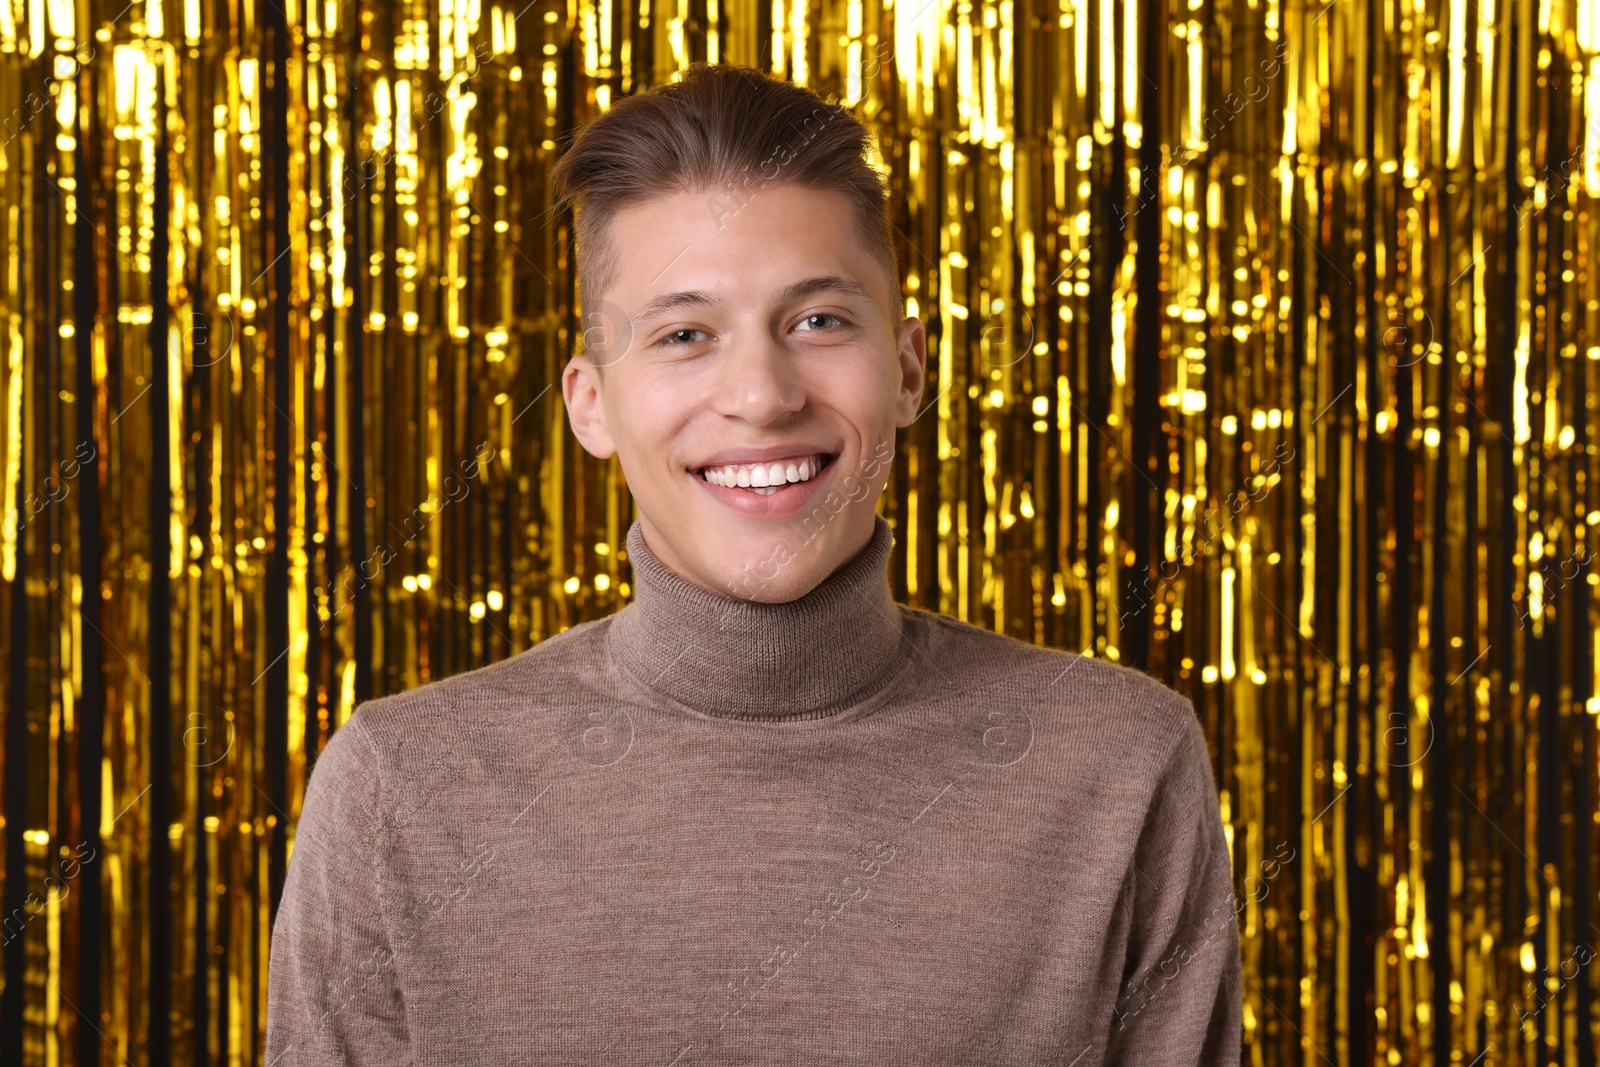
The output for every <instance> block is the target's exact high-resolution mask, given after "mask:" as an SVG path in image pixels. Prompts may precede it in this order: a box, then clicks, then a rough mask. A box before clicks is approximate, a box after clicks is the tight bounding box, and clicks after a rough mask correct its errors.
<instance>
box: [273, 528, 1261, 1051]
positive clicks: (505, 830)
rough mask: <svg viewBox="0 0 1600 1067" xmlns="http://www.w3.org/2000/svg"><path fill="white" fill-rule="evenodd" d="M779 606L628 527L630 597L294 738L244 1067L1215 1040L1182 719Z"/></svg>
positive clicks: (968, 640)
mask: <svg viewBox="0 0 1600 1067" xmlns="http://www.w3.org/2000/svg"><path fill="white" fill-rule="evenodd" d="M891 543H892V534H891V531H890V527H889V525H888V523H887V522H886V521H885V520H884V519H883V518H882V517H881V516H880V517H878V519H877V525H876V529H875V532H874V535H873V538H872V540H871V542H870V543H869V544H868V546H867V548H866V549H865V550H864V551H863V552H862V553H861V554H860V555H859V556H857V557H856V558H855V559H853V560H851V561H850V562H849V563H847V564H845V565H844V566H843V567H842V568H841V569H840V570H838V571H837V572H835V573H834V574H833V575H831V576H829V577H828V578H827V579H826V580H824V581H823V582H822V583H821V584H820V585H819V586H817V588H816V589H814V590H813V591H812V592H811V593H809V594H807V595H806V596H804V597H801V598H800V599H798V600H795V601H792V602H789V603H785V604H763V603H754V602H748V601H743V600H738V599H735V598H732V597H726V596H721V595H719V594H716V593H713V592H710V591H708V590H705V589H703V588H701V587H699V586H697V585H694V584H692V583H690V582H688V581H687V580H685V579H684V578H682V577H681V576H680V575H678V574H676V573H675V572H673V571H671V570H669V569H668V568H666V567H665V566H664V565H663V564H662V563H661V562H660V561H659V560H657V559H656V558H655V557H654V556H653V555H651V553H650V550H649V548H648V547H647V546H646V545H645V543H644V539H643V536H642V534H641V531H640V527H639V525H638V523H635V524H634V526H633V527H632V529H631V530H630V531H629V534H628V542H627V547H628V552H629V556H630V559H631V562H632V565H633V569H634V589H635V596H634V600H633V601H632V602H631V603H630V604H628V605H627V606H626V607H625V608H623V609H622V610H621V611H619V612H617V613H616V614H615V615H612V616H610V617H608V618H605V619H600V620H597V621H594V622H590V623H586V624H584V625H581V626H578V627H575V628H573V629H571V630H568V631H566V632H565V633H562V634H559V635H557V636H555V637H552V638H550V639H548V640H546V641H544V642H542V643H541V644H539V645H538V646H536V647H534V648H532V649H529V650H528V651H526V652H523V653H521V654H519V655H516V656H513V657H511V658H509V659H506V660H503V661H501V662H499V663H496V664H493V665H491V666H488V667H483V668H480V669H477V670H473V671H469V672H466V673H463V674H460V675H456V676H454V677H451V678H446V679H442V680H440V681H436V682H432V683H430V684H427V685H424V686H421V687H419V688H417V689H413V690H411V691H409V692H405V693H400V694H397V695H394V696H389V697H384V698H382V699H379V700H372V701H369V702H367V703H365V704H363V705H361V706H360V707H359V708H358V709H357V710H356V712H355V714H354V715H353V716H352V718H351V719H350V721H349V722H348V723H347V724H346V725H345V726H344V727H342V728H341V729H340V730H338V731H337V733H336V734H335V736H334V737H333V739H332V740H331V741H330V742H329V743H328V745H327V746H326V748H325V750H324V751H323V752H322V754H321V756H320V758H319V759H318V760H317V761H316V764H315V769H314V771H313V772H312V775H311V780H310V783H309V785H308V788H307V790H306V795H305V801H304V804H303V806H302V808H301V811H300V814H299V821H298V826H297V827H296V828H295V833H294V851H293V853H292V858H291V861H290V863H289V868H288V878H287V881H286V884H285V886H284V892H283V897H282V903H281V906H280V908H279V911H278V914H277V918H276V924H275V926H274V928H273V931H272V956H271V963H270V973H269V982H268V1009H267V1041H266V1062H267V1063H268V1064H269V1065H271V1067H291V1065H297V1064H298V1065H322V1064H375V1065H383V1067H399V1065H408V1064H409V1065H416V1067H434V1065H456V1064H459V1065H463V1067H467V1065H471V1067H490V1065H502V1064H504V1065H511V1064H519V1065H520V1064H526V1065H541V1067H558V1065H560V1067H566V1065H573V1067H579V1065H581V1067H603V1065H609V1064H633V1065H638V1067H647V1065H648V1067H669V1065H670V1067H690V1065H705V1067H710V1065H718V1067H743V1065H750V1064H806V1065H817V1064H847V1063H848V1064H872V1065H873V1067H926V1065H930V1064H936V1065H984V1067H993V1065H1014V1067H1023V1065H1030V1067H1033V1065H1044V1064H1053V1065H1060V1067H1068V1065H1071V1067H1092V1065H1096V1064H1162V1065H1167V1064H1171V1065H1180V1064H1207V1065H1213V1064H1216V1065H1220V1064H1228V1065H1229V1067H1234V1065H1236V1064H1238V1062H1239V1045H1240V1011H1241V1005H1240V960H1239V942H1238V934H1237V928H1236V922H1235V914H1236V912H1235V904H1234V895H1233V889H1232V884H1231V879H1230V873H1229V857H1228V850H1227V843H1226V840H1225V838H1224V835H1223V830H1222V824H1221V820H1220V817H1219V814H1218V803H1217V792H1216V787H1215V785H1214V782H1213V778H1212V773H1211V765H1210V760H1209V758H1208V755H1207V746H1206V739H1205V736H1204V734H1203V733H1202V731H1201V728H1200V725H1199V722H1198V720H1197V719H1196V717H1195V714H1194V710H1193V706H1192V705H1191V704H1190V702H1189V701H1188V700H1187V699H1185V698H1184V697H1182V696H1180V695H1178V694H1177V693H1175V692H1173V691H1172V690H1170V689H1168V688H1166V687H1165V686H1163V685H1161V684H1159V683H1157V682H1156V681H1154V680H1152V679H1151V678H1149V677H1147V676H1145V675H1144V674H1142V673H1139V672H1137V671H1134V670H1131V669H1128V668H1125V667H1120V666H1117V665H1115V664H1112V663H1108V662H1106V661H1103V660H1097V659H1093V658H1087V657H1080V656H1076V655H1072V654H1069V653H1065V652H1061V651H1056V650H1051V649H1044V648H1038V647H1035V646H1032V645H1028V644H1026V643H1024V642H1021V641H1017V640H1015V639H1013V638H1009V637H1003V636H999V635H996V634H993V633H990V632H988V631H985V630H982V629H979V628H977V627H974V626H969V625H967V624H965V623H962V622H958V621H956V620H954V619H951V618H948V617H946V616H942V615H937V614H933V613H929V612H925V611H919V610H915V609H912V608H907V607H904V606H901V605H897V604H896V603H895V601H894V599H893V597H892V595H891V593H890V589H889V585H888V582H887V579H886V567H887V563H888V559H889V551H890V547H891Z"/></svg>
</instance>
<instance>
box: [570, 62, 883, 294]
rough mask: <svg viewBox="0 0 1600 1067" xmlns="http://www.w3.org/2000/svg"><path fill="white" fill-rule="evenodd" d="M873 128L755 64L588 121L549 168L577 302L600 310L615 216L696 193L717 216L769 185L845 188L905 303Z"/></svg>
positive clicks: (719, 70) (612, 266) (699, 67)
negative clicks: (569, 233) (570, 249)
mask: <svg viewBox="0 0 1600 1067" xmlns="http://www.w3.org/2000/svg"><path fill="white" fill-rule="evenodd" d="M871 145H872V134H871V132H870V131H869V130H868V129H867V128H866V127H865V126H863V125H862V124H861V122H860V121H858V120H857V119H856V117H855V116H854V115H853V114H851V112H850V109H849V108H847V107H844V106H842V105H840V104H835V103H833V102H832V100H831V99H829V100H824V99H823V98H822V97H821V96H819V95H817V93H816V92H815V91H814V90H812V89H810V88H807V87H806V86H803V85H796V84H794V83H792V82H785V81H780V80H778V79H777V78H774V77H772V76H771V75H769V74H767V73H766V72H764V71H761V70H759V69H757V68H755V67H748V66H740V65H736V64H727V63H718V64H707V63H704V62H698V61H697V62H695V63H693V64H691V65H690V66H689V67H688V68H686V69H685V70H684V71H683V75H682V78H681V79H680V80H678V81H675V82H668V83H665V84H663V85H658V86H655V87H653V88H650V89H648V90H646V91H644V92H642V93H639V94H637V95H634V96H628V97H624V98H623V99H621V100H619V101H617V103H616V104H615V105H613V106H612V107H611V108H610V109H609V110H607V111H605V112H602V113H601V114H600V115H597V116H596V117H595V118H593V119H591V120H590V121H589V122H588V123H586V124H585V125H584V126H583V127H582V128H581V129H580V130H579V131H578V134H577V136H576V138H574V140H573V143H572V146H571V147H570V148H569V149H567V151H566V153H565V154H563V155H562V157H561V158H560V159H559V160H558V161H557V162H556V165H555V167H554V169H553V171H552V173H551V185H552V187H553V190H554V193H555V198H556V208H557V210H558V211H560V212H562V213H564V215H565V217H567V218H569V219H570V220H571V222H572V227H573V237H574V240H575V243H576V245H577V252H576V257H577V274H578V295H579V302H580V303H581V304H582V305H583V307H584V309H585V313H586V314H588V313H589V312H590V310H591V309H593V308H597V307H598V306H599V303H600V301H601V300H602V299H603V297H604V296H605V294H606V292H607V291H608V290H609V289H610V288H611V286H612V285H613V284H615V282H616V279H617V271H618V269H619V264H618V259H617V252H616V248H615V246H614V245H613V243H612V240H611V235H610V228H609V225H610V222H611V219H612V217H613V216H614V215H615V214H616V213H617V212H618V211H619V210H621V209H623V208H625V207H628V206H630V205H633V204H636V203H639V202H641V201H645V200H650V199H653V198H655V197H659V196H663V195H669V194H673V193H689V194H691V195H693V194H701V195H704V196H705V199H706V210H707V212H709V213H710V215H711V216H712V217H713V218H714V219H716V220H717V221H718V225H721V220H722V219H723V218H726V217H728V216H730V215H732V214H733V213H735V212H737V211H738V210H739V209H740V208H741V207H743V206H744V205H745V204H746V203H748V202H750V200H752V199H753V198H755V197H756V196H758V195H760V191H761V190H762V189H764V188H768V187H770V186H774V185H796V186H802V187H806V188H811V189H817V190H832V191H835V192H839V193H843V194H844V196H845V197H846V198H847V199H848V200H849V202H850V205H851V208H852V214H853V215H854V216H855V219H854V221H855V228H856V232H857V234H858V236H859V238H860V240H861V242H862V243H863V245H864V246H865V247H866V248H867V250H868V251H869V252H870V253H871V254H872V256H873V257H874V259H876V260H877V261H878V262H879V263H881V264H882V265H883V267H884V270H885V273H886V274H887V275H888V277H889V279H890V283H891V284H890V292H891V294H892V295H893V296H895V297H898V296H899V290H900V264H899V260H898V259H897V257H896V255H895V249H894V239H893V236H892V234H893V226H892V224H891V222H890V220H889V207H888V200H887V193H886V188H885V184H884V181H883V178H882V176H881V175H880V174H879V173H878V171H877V170H875V169H874V168H873V166H872V164H871V163H870V162H869V158H868V153H869V151H870V149H871Z"/></svg>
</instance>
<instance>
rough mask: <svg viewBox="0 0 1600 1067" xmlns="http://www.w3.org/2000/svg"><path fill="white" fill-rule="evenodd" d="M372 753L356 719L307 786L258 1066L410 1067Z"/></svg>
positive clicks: (275, 939) (276, 938) (276, 930)
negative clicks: (383, 884)
mask: <svg viewBox="0 0 1600 1067" xmlns="http://www.w3.org/2000/svg"><path fill="white" fill-rule="evenodd" d="M377 759H378V756H377V751H376V749H375V748H374V746H373V744H372V741H371V739H370V738H369V737H368V735H367V733H366V730H365V729H364V727H363V726H362V725H361V724H360V722H359V721H358V719H351V720H350V721H349V722H347V723H346V724H345V725H344V726H343V727H341V728H340V729H339V730H337V731H336V732H335V733H334V735H333V738H332V739H331V740H330V741H329V742H328V744H327V745H326V747H324V749H323V751H322V755H321V756H320V757H319V758H318V759H317V762H316V764H315V766H314V768H313V769H312V772H311V780H310V781H309V782H308V783H307V784H306V793H305V800H304V802H303V803H302V805H301V809H300V820H299V825H298V827H297V828H296V830H295V836H294V851H293V852H292V853H291V856H290V860H289V869H288V873H287V875H286V876H285V879H284V886H283V897H282V900H281V902H280V904H279V906H278V914H277V918H276V920H275V921H274V924H273V928H272V949H271V957H270V960H269V962H268V972H267V1041H266V1054H265V1062H266V1063H268V1064H270V1065H272V1067H324V1065H333V1064H338V1065H341V1067H343V1065H348V1067H355V1065H357V1064H381V1065H384V1067H399V1065H402V1064H409V1063H410V1062H411V1050H410V1041H409V1037H408V1035H407V1032H406V1020H405V1010H404V1004H403V1000H402V997H401V992H400V986H399V981H398V978H397V976H396V970H395V956H394V945H393V940H392V938H391V936H390V931H389V929H388V924H387V923H386V921H385V918H384V911H383V908H382V902H381V900H380V897H379V892H378V885H379V879H380V877H381V871H382V870H383V869H384V864H383V857H384V842H385V840H386V838H385V836H384V834H383V827H382V825H381V822H380V819H379V815H380V810H379V803H378V797H379V792H380V788H381V785H380V782H381V779H380V776H379V773H378V766H377Z"/></svg>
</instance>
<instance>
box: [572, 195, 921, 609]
mask: <svg viewBox="0 0 1600 1067" xmlns="http://www.w3.org/2000/svg"><path fill="white" fill-rule="evenodd" d="M610 241H611V247H612V249H613V251H614V252H615V254H616V257H617V263H618V270H617V276H616V281H615V283H614V284H613V285H612V286H611V288H610V290H609V291H608V292H607V293H606V294H605V300H604V301H603V302H602V304H601V307H600V308H599V309H596V308H587V309H585V314H586V319H587V324H589V325H591V326H592V327H594V329H591V330H590V331H588V332H587V334H586V336H587V339H588V342H589V350H588V356H589V360H592V361H593V362H596V363H601V364H603V368H604V369H603V373H599V374H597V373H596V370H595V367H594V366H592V365H591V363H590V362H589V361H587V360H585V359H582V358H574V359H573V360H571V361H570V362H569V363H568V365H567V367H566V370H565V372H564V373H563V375H562V382H561V384H562V392H563V395H564V397H565V399H566V404H567V411H568V415H569V417H570V419H571V422H572V428H573V432H574V433H575V434H576V435H577V437H578V439H579V441H580V442H581V443H582V444H583V446H584V448H586V449H587V450H588V451H589V452H590V453H592V454H593V455H595V456H596V457H599V458H601V459H605V458H608V457H610V456H612V455H616V456H618V457H619V460H620V462H621V464H622V470H623V474H624V475H625V476H626V478H627V481H628V488H629V490H630V491H631V492H632V494H633V497H634V499H635V500H637V501H638V504H639V513H640V523H641V526H642V527H643V532H644V536H645V541H646V543H647V544H648V545H649V546H650V550H651V552H653V553H654V554H655V555H656V556H657V557H658V558H659V559H660V560H661V561H662V562H663V563H664V564H666V565H667V566H669V567H671V568H672V569H673V570H675V571H677V572H678V573H679V574H681V575H683V576H684V577H685V578H687V579H689V580H690V581H693V582H695V583H696V584H697V585H700V586H703V587H705V588H707V589H711V590H714V591H716V592H718V593H722V594H724V595H731V596H737V597H741V598H743V599H747V600H759V601H764V602H768V603H778V602H784V601H789V600H793V599H795V598H797V597H799V596H803V595H804V594H805V593H807V592H809V591H810V590H811V589H812V588H813V587H815V586H816V585H817V583H818V582H820V581H821V580H822V579H823V578H825V577H827V576H828V575H829V574H831V573H833V571H835V570H836V569H838V567H839V566H841V565H842V564H843V563H845V562H847V561H848V560H850V559H851V558H852V557H854V556H855V555H857V554H858V553H859V552H860V551H861V550H862V549H863V548H865V547H866V544H867V542H868V540H869V539H870V537H871V534H872V529H873V522H874V519H873V515H874V512H875V510H876V504H877V499H878V496H879V494H880V493H881V491H882V489H883V485H884V482H885V481H886V480H887V478H888V474H889V465H890V464H889V461H890V459H891V457H892V456H893V454H894V439H895V429H896V428H897V427H901V426H908V425H910V424H911V422H912V420H913V419H915V418H916V416H917V405H918V403H919V402H920V400H921V397H922V392H923V383H924V374H925V362H926V359H927V351H926V347H925V338H924V331H923V327H922V323H921V322H920V321H918V320H917V319H915V318H905V317H903V315H902V314H901V309H902V307H903V305H902V304H901V301H900V294H899V293H898V292H897V291H891V290H892V285H891V282H890V279H889V276H888V273H887V272H886V271H885V269H884V268H883V267H882V266H881V265H880V264H879V262H878V261H877V260H876V259H875V258H874V257H873V256H872V255H871V254H870V253H868V252H867V250H866V249H865V247H864V246H863V245H862V244H861V242H860V240H859V238H858V237H857V234H856V226H855V217H854V215H853V214H852V213H851V208H850V205H849V202H848V201H847V200H846V198H845V197H844V196H843V195H842V194H839V193H834V192H831V191H828V192H823V191H818V190H814V189H806V188H800V187H796V186H792V185H791V186H784V185H778V186H769V187H767V188H764V189H760V190H759V191H757V192H756V193H755V194H754V196H753V197H751V198H750V199H748V200H746V201H745V202H744V204H743V206H742V207H741V206H739V204H738V202H737V201H730V200H728V199H726V198H720V197H716V196H714V195H712V194H704V195H702V194H689V193H673V194H670V195H663V196H661V197H658V198H655V199H652V200H649V201H645V202H642V203H639V204H636V205H632V206H630V207H629V208H626V209H624V210H623V211H620V212H618V214H617V215H616V216H614V217H613V219H612V222H611V226H610ZM595 312H598V317H594V315H593V313H595ZM597 346H598V347H597Z"/></svg>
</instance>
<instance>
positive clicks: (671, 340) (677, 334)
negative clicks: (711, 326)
mask: <svg viewBox="0 0 1600 1067" xmlns="http://www.w3.org/2000/svg"><path fill="white" fill-rule="evenodd" d="M704 332H705V331H704V330H689V329H684V330H673V331H672V332H671V333H669V334H666V335H665V336H663V337H662V338H661V340H659V341H657V342H656V344H658V345H667V346H669V347H672V346H676V345H692V344H694V338H692V337H687V338H686V337H685V336H684V335H685V334H697V333H704Z"/></svg>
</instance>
